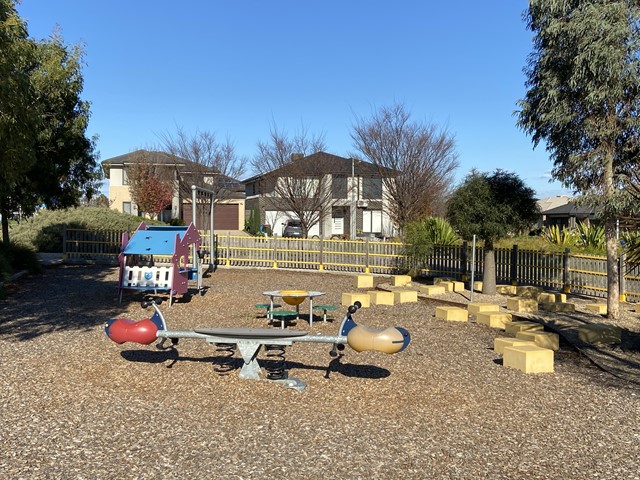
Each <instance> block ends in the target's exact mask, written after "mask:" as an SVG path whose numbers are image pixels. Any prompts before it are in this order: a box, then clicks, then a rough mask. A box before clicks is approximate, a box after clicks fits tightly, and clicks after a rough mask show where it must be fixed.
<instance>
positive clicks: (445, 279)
mask: <svg viewBox="0 0 640 480" xmlns="http://www.w3.org/2000/svg"><path fill="white" fill-rule="evenodd" d="M453 281H454V279H453V278H449V277H435V278H434V279H433V284H434V285H438V284H440V283H448V282H453Z"/></svg>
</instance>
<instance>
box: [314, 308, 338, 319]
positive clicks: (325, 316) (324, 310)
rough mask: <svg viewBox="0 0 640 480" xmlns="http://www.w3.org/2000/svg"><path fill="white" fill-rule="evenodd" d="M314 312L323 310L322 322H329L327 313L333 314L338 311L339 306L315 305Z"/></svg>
mask: <svg viewBox="0 0 640 480" xmlns="http://www.w3.org/2000/svg"><path fill="white" fill-rule="evenodd" d="M313 309H314V310H322V321H323V322H326V321H327V312H332V311H334V310H337V309H338V306H337V305H314V306H313Z"/></svg>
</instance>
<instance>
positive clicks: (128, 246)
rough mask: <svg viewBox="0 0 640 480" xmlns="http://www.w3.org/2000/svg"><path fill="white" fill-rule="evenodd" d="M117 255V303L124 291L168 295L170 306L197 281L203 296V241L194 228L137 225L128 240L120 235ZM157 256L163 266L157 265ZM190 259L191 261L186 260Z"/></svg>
mask: <svg viewBox="0 0 640 480" xmlns="http://www.w3.org/2000/svg"><path fill="white" fill-rule="evenodd" d="M121 245H122V246H121V250H120V255H118V260H119V263H120V276H119V284H118V288H119V293H120V301H122V294H123V292H125V291H153V292H159V291H164V292H169V305H171V303H172V302H173V298H174V296H175V295H184V294H186V293H187V292H188V290H189V281H192V280H195V281H197V290H198V292H199V293H202V291H203V289H202V269H201V267H200V260H201V259H200V246H201V245H202V239H201V238H200V235H199V234H198V231H197V230H196V227H195V225H193V223H192V224H190V225H189V226H188V227H182V226H178V227H170V226H147V225H146V224H145V223H144V222H142V223H140V225H139V226H138V228H137V229H136V231H135V232H134V233H133V235H131V238H129V234H128V233H127V232H125V233H123V234H122V244H121ZM158 257H163V258H162V260H163V263H162V264H161V265H156V261H157V260H158ZM189 258H191V262H190V261H189Z"/></svg>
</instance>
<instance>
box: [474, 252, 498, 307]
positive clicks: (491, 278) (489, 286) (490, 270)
mask: <svg viewBox="0 0 640 480" xmlns="http://www.w3.org/2000/svg"><path fill="white" fill-rule="evenodd" d="M471 288H473V285H472V286H471ZM482 293H484V294H487V295H494V294H495V293H496V254H495V250H494V249H493V242H488V241H485V244H484V270H483V272H482Z"/></svg>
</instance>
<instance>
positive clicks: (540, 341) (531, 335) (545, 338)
mask: <svg viewBox="0 0 640 480" xmlns="http://www.w3.org/2000/svg"><path fill="white" fill-rule="evenodd" d="M516 338H520V339H522V340H530V341H532V342H534V343H535V344H536V345H537V346H539V347H542V348H548V349H550V350H553V351H554V352H555V351H558V350H559V349H560V337H559V336H558V334H557V333H553V332H541V331H533V330H525V331H524V332H518V333H516Z"/></svg>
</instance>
